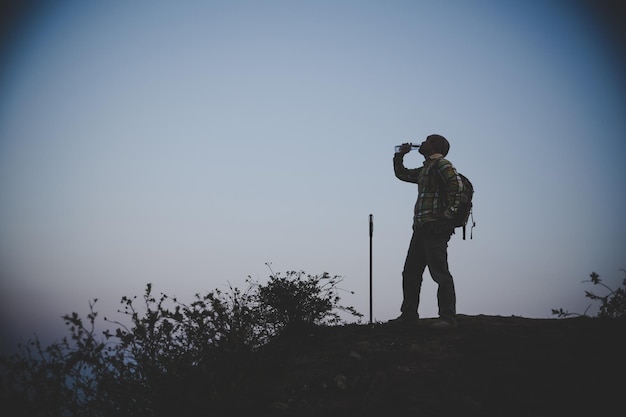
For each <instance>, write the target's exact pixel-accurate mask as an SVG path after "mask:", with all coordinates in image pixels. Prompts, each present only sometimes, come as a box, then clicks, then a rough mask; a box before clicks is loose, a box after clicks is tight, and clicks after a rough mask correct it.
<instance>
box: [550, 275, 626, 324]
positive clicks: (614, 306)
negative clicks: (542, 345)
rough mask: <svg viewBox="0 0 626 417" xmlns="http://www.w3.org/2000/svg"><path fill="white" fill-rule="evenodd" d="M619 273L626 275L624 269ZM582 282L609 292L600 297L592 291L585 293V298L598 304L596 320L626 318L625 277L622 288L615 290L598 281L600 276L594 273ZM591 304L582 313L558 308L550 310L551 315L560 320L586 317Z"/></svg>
mask: <svg viewBox="0 0 626 417" xmlns="http://www.w3.org/2000/svg"><path fill="white" fill-rule="evenodd" d="M621 271H622V272H624V274H625V275H626V270H625V269H621ZM583 282H591V283H592V284H593V285H599V286H601V287H604V288H605V290H608V291H609V292H608V293H607V294H605V295H602V296H601V295H597V294H595V293H594V292H592V291H585V297H587V298H589V299H590V300H592V301H594V302H595V301H599V302H600V307H599V310H598V313H597V317H598V318H617V319H624V318H626V276H625V277H624V280H623V281H622V287H618V288H617V289H615V290H614V289H612V288H611V287H609V286H608V285H606V284H604V283H603V282H602V280H601V279H600V275H598V274H597V273H596V272H592V273H591V274H589V279H588V280H585V281H583ZM592 304H593V303H592ZM592 304H589V306H588V307H587V308H586V309H585V311H584V312H583V313H570V312H569V311H567V310H563V308H558V309H552V314H553V315H556V316H558V317H560V318H563V317H569V316H586V315H587V311H589V308H591V305H592Z"/></svg>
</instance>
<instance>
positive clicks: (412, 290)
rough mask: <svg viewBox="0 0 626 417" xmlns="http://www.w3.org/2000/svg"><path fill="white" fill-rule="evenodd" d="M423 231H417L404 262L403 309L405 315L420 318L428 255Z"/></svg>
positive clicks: (414, 232) (414, 233)
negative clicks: (423, 281)
mask: <svg viewBox="0 0 626 417" xmlns="http://www.w3.org/2000/svg"><path fill="white" fill-rule="evenodd" d="M423 233H424V232H423V230H421V229H415V230H414V231H413V236H412V237H411V243H409V250H408V252H407V254H406V260H405V261H404V269H403V271H402V296H403V299H402V307H401V308H400V310H401V311H402V314H403V315H410V316H412V315H415V317H419V314H418V311H417V308H418V306H419V301H420V290H421V288H422V276H423V274H424V269H425V268H426V254H425V252H424V240H423Z"/></svg>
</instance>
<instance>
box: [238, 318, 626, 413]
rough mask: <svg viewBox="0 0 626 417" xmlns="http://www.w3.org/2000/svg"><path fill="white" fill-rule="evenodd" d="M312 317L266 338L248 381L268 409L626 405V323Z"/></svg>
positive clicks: (527, 409)
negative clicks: (446, 324)
mask: <svg viewBox="0 0 626 417" xmlns="http://www.w3.org/2000/svg"><path fill="white" fill-rule="evenodd" d="M429 324H430V320H422V321H421V322H420V324H419V325H413V326H401V325H390V324H375V325H373V326H369V325H346V326H336V327H315V328H309V329H306V330H301V331H298V332H294V333H293V334H286V335H284V336H282V337H280V338H278V339H277V340H276V341H275V342H273V343H272V345H271V346H268V347H267V349H266V350H265V352H264V354H263V361H262V362H263V363H262V365H261V368H259V370H258V371H259V372H258V375H261V374H262V375H264V377H263V379H262V380H260V379H259V378H252V379H251V380H250V381H248V383H250V384H256V385H255V388H252V387H248V388H250V389H254V390H255V392H257V393H258V395H259V397H260V398H262V399H263V404H264V405H263V406H261V407H259V409H257V410H255V411H256V415H271V416H333V415H342V416H385V417H386V416H389V417H390V416H395V415H410V416H448V415H450V416H508V417H510V416H520V417H521V416H524V417H541V416H545V417H550V416H593V415H607V416H608V415H624V414H623V413H625V412H626V402H625V401H624V394H626V323H625V322H624V321H613V320H609V321H607V320H600V319H595V318H593V319H592V318H586V317H581V318H571V319H527V318H521V317H499V316H460V317H459V326H458V328H456V329H450V330H437V329H433V328H430V327H429Z"/></svg>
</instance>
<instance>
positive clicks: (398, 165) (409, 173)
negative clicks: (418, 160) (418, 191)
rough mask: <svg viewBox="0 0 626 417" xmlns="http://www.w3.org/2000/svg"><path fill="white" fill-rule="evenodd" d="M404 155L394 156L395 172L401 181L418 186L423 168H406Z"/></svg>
mask: <svg viewBox="0 0 626 417" xmlns="http://www.w3.org/2000/svg"><path fill="white" fill-rule="evenodd" d="M404 155H405V154H404V153H397V154H395V155H394V156H393V171H394V173H395V174H396V177H397V178H398V179H399V180H402V181H406V182H412V183H415V184H417V178H418V177H419V173H420V171H421V170H422V168H421V167H420V168H414V169H408V168H406V167H405V166H404Z"/></svg>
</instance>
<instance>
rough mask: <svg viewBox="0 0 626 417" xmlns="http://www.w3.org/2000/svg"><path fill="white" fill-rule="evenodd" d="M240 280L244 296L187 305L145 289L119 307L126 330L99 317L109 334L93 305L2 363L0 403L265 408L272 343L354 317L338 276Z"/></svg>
mask: <svg viewBox="0 0 626 417" xmlns="http://www.w3.org/2000/svg"><path fill="white" fill-rule="evenodd" d="M270 269H271V268H270ZM246 282H247V283H248V285H249V286H248V288H247V289H246V290H245V291H241V290H239V289H238V288H235V287H232V286H231V287H230V288H229V291H227V292H222V291H219V290H214V291H212V292H209V293H207V294H205V295H201V294H195V299H194V301H193V302H191V303H190V304H185V303H182V302H180V301H179V300H178V299H177V298H173V297H169V296H168V295H166V294H163V293H161V294H160V296H158V297H157V296H155V295H154V294H153V290H152V285H151V284H147V286H146V289H145V292H144V294H143V297H142V298H141V300H138V299H137V297H136V296H135V297H131V298H129V297H123V298H122V300H121V304H122V306H123V308H122V309H121V310H118V312H119V313H122V314H123V316H124V317H125V318H126V319H127V321H130V323H127V324H125V323H124V322H123V320H120V321H115V320H110V319H108V318H106V317H105V318H104V320H105V321H106V322H108V323H110V324H113V325H115V326H116V328H115V330H114V331H111V330H108V329H107V330H104V331H103V332H101V334H102V336H103V337H101V338H99V336H98V332H97V331H96V318H97V316H98V313H97V312H96V311H94V306H95V304H96V302H97V299H95V300H93V301H92V302H90V303H89V309H90V312H89V314H87V317H86V320H83V319H82V318H81V317H80V316H79V315H78V314H77V313H75V312H74V313H71V314H68V315H65V316H63V319H64V320H65V323H66V325H67V326H68V330H69V333H70V336H69V338H68V337H64V338H63V339H62V340H61V341H59V342H55V343H53V344H51V345H50V346H47V347H44V346H42V344H41V343H40V342H39V340H38V339H37V338H35V339H34V340H30V341H28V342H27V344H24V345H20V346H19V352H18V353H17V354H14V355H11V356H9V357H3V358H1V360H0V366H1V371H2V372H1V377H2V379H1V386H0V387H1V389H2V394H1V397H0V398H1V399H2V402H3V404H5V406H6V407H8V408H9V409H11V410H16V412H17V414H14V415H24V416H119V415H126V416H166V415H167V416H169V415H172V416H174V415H177V416H183V415H195V413H197V411H198V410H202V411H203V412H204V413H223V412H225V410H229V412H235V411H237V412H240V411H250V409H252V408H254V407H257V406H258V404H262V403H263V402H264V396H263V394H264V392H263V383H262V379H263V375H264V374H266V373H267V372H270V373H271V372H274V371H275V370H273V369H265V368H264V361H263V360H262V358H263V356H264V352H263V349H262V348H263V347H264V346H265V345H267V344H268V343H269V342H270V341H271V340H272V339H273V338H275V337H277V336H280V335H281V334H283V333H285V332H298V331H301V329H306V328H307V327H308V326H314V325H337V324H341V323H345V321H344V320H342V319H341V317H340V315H339V314H338V312H339V311H344V312H347V313H349V314H350V315H352V316H355V317H361V314H360V313H358V312H357V311H356V310H355V309H354V308H353V307H344V306H342V305H340V304H339V303H340V296H339V290H340V288H339V287H338V285H339V283H340V282H341V277H339V276H331V275H329V274H328V273H323V274H322V275H307V274H305V273H304V272H296V271H289V272H287V273H286V274H285V275H281V274H280V273H278V274H274V273H272V275H270V278H269V281H268V282H267V283H265V284H261V283H259V282H256V281H253V280H252V279H251V278H248V280H247V281H246ZM137 302H141V307H142V308H141V309H140V308H139V306H137V304H136V303H137ZM255 375H256V377H255ZM256 379H258V380H259V382H258V384H257V383H255V380H256ZM120 413H121V414H120Z"/></svg>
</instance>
